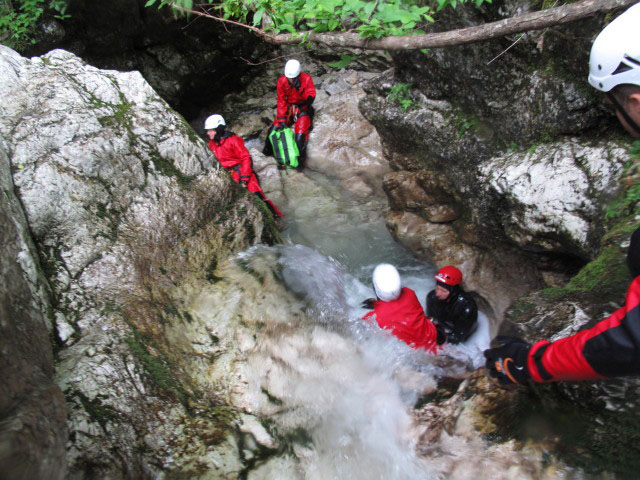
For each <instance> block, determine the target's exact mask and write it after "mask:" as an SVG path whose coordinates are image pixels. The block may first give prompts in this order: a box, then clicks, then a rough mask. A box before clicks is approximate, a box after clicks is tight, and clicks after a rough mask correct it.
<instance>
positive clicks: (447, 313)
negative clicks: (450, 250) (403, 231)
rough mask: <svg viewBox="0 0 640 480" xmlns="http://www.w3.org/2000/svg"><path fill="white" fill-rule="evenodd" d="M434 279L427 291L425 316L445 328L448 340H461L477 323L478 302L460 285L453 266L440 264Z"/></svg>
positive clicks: (469, 334) (451, 341)
mask: <svg viewBox="0 0 640 480" xmlns="http://www.w3.org/2000/svg"><path fill="white" fill-rule="evenodd" d="M435 279H436V288H435V289H434V290H431V291H430V292H429V293H428V294H427V317H429V318H430V319H431V320H432V321H433V322H434V323H435V324H436V325H438V326H440V327H441V328H442V329H443V330H444V332H445V334H446V336H447V342H448V343H461V342H464V341H465V340H467V339H468V338H469V337H470V336H471V334H472V333H473V332H475V330H476V328H477V327H478V306H477V305H476V302H475V300H474V299H473V298H472V297H471V295H469V294H468V293H467V292H465V291H464V290H463V289H462V286H461V284H462V272H461V271H460V270H458V269H457V268H456V267H454V266H452V265H447V266H446V267H442V268H441V269H440V270H438V273H436V276H435Z"/></svg>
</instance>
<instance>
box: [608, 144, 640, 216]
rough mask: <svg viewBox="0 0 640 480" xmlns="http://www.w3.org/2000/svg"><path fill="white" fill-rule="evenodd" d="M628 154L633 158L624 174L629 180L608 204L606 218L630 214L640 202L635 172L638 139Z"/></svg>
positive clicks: (639, 177)
mask: <svg viewBox="0 0 640 480" xmlns="http://www.w3.org/2000/svg"><path fill="white" fill-rule="evenodd" d="M629 154H630V155H631V158H632V159H633V160H632V162H631V163H630V164H629V165H628V166H627V169H626V172H625V174H626V175H627V178H628V179H629V180H630V181H629V183H628V186H627V188H625V190H624V192H623V194H622V195H621V196H620V197H619V198H617V199H616V200H615V201H614V202H613V203H612V204H611V205H609V208H608V209H607V212H606V214H605V218H606V219H607V220H617V219H619V218H621V217H624V216H626V215H631V214H632V213H634V211H635V209H636V207H637V206H638V204H639V202H640V172H636V171H637V170H638V169H639V165H638V159H639V158H640V140H636V141H635V142H633V144H632V145H631V148H630V149H629Z"/></svg>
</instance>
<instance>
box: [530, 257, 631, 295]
mask: <svg viewBox="0 0 640 480" xmlns="http://www.w3.org/2000/svg"><path fill="white" fill-rule="evenodd" d="M625 258H626V251H624V249H622V248H621V247H619V246H618V245H609V246H606V247H605V248H603V249H602V250H601V251H600V253H599V254H598V256H597V257H596V258H595V259H594V260H593V261H591V262H589V263H588V264H586V265H585V266H584V267H583V268H582V269H581V270H580V271H579V272H578V273H577V275H575V276H574V277H573V278H571V280H569V282H568V283H567V285H566V286H565V287H562V288H545V289H544V290H542V291H541V293H542V295H543V297H544V298H546V299H547V300H560V299H563V298H566V297H570V296H573V295H575V294H588V295H589V297H590V299H591V300H592V301H593V302H594V303H596V302H600V301H605V302H606V301H608V300H609V299H610V298H613V297H616V296H618V294H619V293H620V292H624V291H625V289H626V287H627V285H628V284H629V280H630V277H629V271H628V268H627V265H626V263H625Z"/></svg>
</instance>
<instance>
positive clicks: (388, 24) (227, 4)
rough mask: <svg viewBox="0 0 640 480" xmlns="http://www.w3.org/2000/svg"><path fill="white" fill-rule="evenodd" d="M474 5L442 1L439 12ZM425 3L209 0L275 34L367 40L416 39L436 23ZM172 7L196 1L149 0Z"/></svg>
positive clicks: (218, 10) (225, 14)
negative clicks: (347, 34)
mask: <svg viewBox="0 0 640 480" xmlns="http://www.w3.org/2000/svg"><path fill="white" fill-rule="evenodd" d="M468 1H473V3H475V4H476V5H477V6H480V5H482V4H483V3H490V2H491V0H438V2H437V3H438V7H437V8H438V10H440V9H442V8H444V7H446V6H451V7H455V6H456V5H457V4H461V3H464V2H468ZM424 3H425V2H423V1H421V0H376V1H370V0H222V1H219V0H206V3H203V5H204V6H206V10H207V12H208V13H209V14H211V15H215V16H217V17H219V18H223V19H227V20H234V21H237V22H240V23H243V24H246V25H252V26H254V27H258V28H262V29H264V30H266V31H268V32H272V33H276V34H277V33H291V34H294V35H303V34H304V33H305V32H306V33H309V32H313V33H324V32H332V31H351V32H357V33H358V35H359V36H361V37H366V38H382V37H386V36H399V35H416V34H421V33H424V32H423V31H422V30H420V29H419V25H421V24H424V23H426V22H433V21H434V19H433V17H432V16H431V14H432V13H433V12H432V7H431V6H429V5H424ZM153 5H157V6H158V7H159V8H161V7H163V6H169V7H173V8H177V9H178V10H179V11H182V12H185V11H188V10H191V9H192V8H193V1H192V0H148V1H147V3H146V6H147V7H150V6H153Z"/></svg>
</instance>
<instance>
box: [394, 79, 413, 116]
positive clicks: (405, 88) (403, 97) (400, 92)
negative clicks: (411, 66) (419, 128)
mask: <svg viewBox="0 0 640 480" xmlns="http://www.w3.org/2000/svg"><path fill="white" fill-rule="evenodd" d="M387 100H389V101H390V102H395V103H397V104H398V105H399V106H400V108H401V109H402V111H403V112H406V111H407V110H411V109H412V108H415V106H416V102H415V101H414V100H413V98H412V97H411V85H410V84H408V83H396V84H395V85H394V86H393V87H391V90H390V91H389V94H388V95H387Z"/></svg>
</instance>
